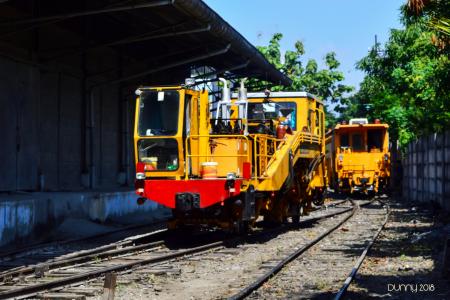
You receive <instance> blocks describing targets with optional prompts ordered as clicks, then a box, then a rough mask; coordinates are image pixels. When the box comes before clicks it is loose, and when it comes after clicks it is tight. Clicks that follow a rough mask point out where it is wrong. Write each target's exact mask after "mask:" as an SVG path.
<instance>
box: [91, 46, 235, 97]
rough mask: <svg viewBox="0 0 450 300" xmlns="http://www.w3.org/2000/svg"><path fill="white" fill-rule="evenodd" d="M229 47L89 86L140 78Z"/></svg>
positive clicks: (220, 51) (209, 55)
mask: <svg viewBox="0 0 450 300" xmlns="http://www.w3.org/2000/svg"><path fill="white" fill-rule="evenodd" d="M230 47H231V45H230V44H228V45H227V46H226V47H225V48H223V49H220V50H216V51H213V52H210V53H206V54H202V55H199V56H196V57H192V58H188V59H185V60H180V61H177V62H174V63H170V64H167V65H164V66H160V67H157V68H154V69H150V70H146V71H144V72H140V73H137V74H133V75H130V76H126V77H122V78H118V79H114V80H111V81H107V82H102V83H99V84H96V85H94V86H91V87H90V88H91V89H92V88H96V87H100V86H105V85H113V84H117V83H120V82H124V81H129V80H132V79H136V78H140V77H144V76H147V75H150V74H153V73H157V72H161V71H164V70H168V69H172V68H175V67H179V66H183V65H186V64H190V63H193V62H197V61H201V60H204V59H208V58H211V57H214V56H219V55H222V54H225V53H227V52H228V50H230Z"/></svg>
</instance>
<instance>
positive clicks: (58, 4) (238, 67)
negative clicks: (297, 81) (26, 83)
mask: <svg viewBox="0 0 450 300" xmlns="http://www.w3.org/2000/svg"><path fill="white" fill-rule="evenodd" d="M2 11H3V12H2ZM51 27H58V28H62V29H63V30H64V31H68V32H70V33H71V34H73V35H74V36H76V37H79V39H76V38H75V39H73V41H71V42H70V43H69V44H67V42H66V43H64V42H62V40H63V38H61V41H59V40H58V39H57V38H56V37H55V38H54V39H53V40H52V39H50V38H49V37H48V36H47V37H45V35H49V34H50V33H49V32H47V33H46V32H45V31H46V30H49V29H48V28H51ZM36 30H37V31H38V32H39V37H40V39H41V40H40V41H39V46H38V47H39V56H40V57H44V60H46V59H47V60H48V59H50V60H53V59H59V58H60V56H66V57H81V56H82V55H83V54H89V52H90V51H94V50H95V49H98V48H105V47H106V48H112V49H114V50H115V51H117V52H118V53H121V54H122V55H123V56H125V57H126V58H127V63H126V65H125V66H124V69H125V70H124V71H123V72H121V74H120V75H117V79H115V80H116V81H117V82H125V81H126V82H127V83H130V84H141V83H146V82H151V83H152V84H155V83H166V84H177V83H182V82H184V79H185V78H186V77H188V76H189V74H190V72H191V70H192V68H196V67H201V66H209V67H212V69H211V70H209V71H208V72H207V73H210V74H211V75H223V74H224V73H225V72H227V73H226V74H228V75H230V77H235V78H238V77H257V78H260V79H263V80H267V81H270V82H273V83H275V84H284V85H289V84H290V79H289V78H287V77H286V76H285V75H284V74H283V73H281V72H279V71H278V70H277V69H276V68H275V67H274V66H273V65H271V64H270V63H269V62H268V61H267V60H266V59H265V58H264V56H263V55H262V54H261V53H260V52H259V51H258V50H257V49H256V48H255V47H254V46H253V45H251V44H250V43H249V42H248V41H247V40H246V39H245V38H244V37H243V36H242V35H241V34H239V33H238V32H237V31H236V30H235V29H234V28H233V27H232V26H230V25H229V24H228V23H227V22H226V21H225V20H224V19H222V18H221V17H220V16H219V15H218V14H217V13H216V12H214V11H213V10H212V9H211V8H210V7H209V6H207V5H206V4H205V3H204V2H203V1H201V0H158V1H157V0H151V1H150V0H146V1H144V0H140V1H138V0H135V1H133V0H132V1H130V0H122V1H121V0H115V1H112V0H94V1H88V0H64V1H61V0H45V1H41V0H0V40H1V39H3V40H5V39H6V40H7V39H8V38H13V36H14V38H16V39H17V36H22V39H23V40H26V39H28V40H32V39H33V38H32V33H33V32H36ZM2 37H3V38H2ZM19 41H20V39H19ZM46 41H47V43H48V45H50V44H51V43H54V44H58V43H60V44H61V45H60V47H59V48H61V49H62V50H61V51H62V52H61V51H60V52H61V53H58V52H56V53H57V55H55V52H50V53H51V55H48V53H47V54H46V53H45V51H43V50H42V49H45V48H47V49H49V48H51V47H49V46H46V45H45V42H46ZM41 52H42V53H41ZM130 61H131V62H132V63H130Z"/></svg>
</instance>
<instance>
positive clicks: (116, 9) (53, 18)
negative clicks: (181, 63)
mask: <svg viewBox="0 0 450 300" xmlns="http://www.w3.org/2000/svg"><path fill="white" fill-rule="evenodd" d="M171 3H172V1H170V0H158V1H152V2H150V3H145V4H134V5H127V6H118V7H110V8H103V9H93V10H86V11H79V12H73V13H65V14H59V15H53V16H46V17H38V18H29V19H20V20H15V21H8V22H2V23H0V26H11V25H25V24H31V23H39V22H49V21H56V22H60V21H64V20H67V19H72V18H78V17H85V16H93V15H100V14H105V13H112V12H120V11H128V10H135V9H142V8H152V7H158V6H166V5H170V4H171Z"/></svg>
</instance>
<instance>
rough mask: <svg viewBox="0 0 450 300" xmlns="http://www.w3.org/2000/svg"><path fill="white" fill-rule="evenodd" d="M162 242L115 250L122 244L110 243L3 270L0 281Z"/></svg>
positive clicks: (153, 246) (140, 248)
mask: <svg viewBox="0 0 450 300" xmlns="http://www.w3.org/2000/svg"><path fill="white" fill-rule="evenodd" d="M163 244H164V241H163V240H161V241H156V242H151V243H147V244H142V245H138V246H130V247H125V248H120V249H115V250H110V249H111V248H112V249H114V248H117V247H118V246H122V245H120V244H119V245H112V246H109V247H108V248H106V249H104V248H103V249H93V251H88V253H80V255H78V256H76V257H70V258H67V259H58V260H54V261H50V262H43V263H40V264H37V265H33V266H27V267H24V268H17V269H13V270H11V271H6V272H3V273H1V274H0V281H3V282H5V281H8V280H9V279H10V278H11V277H13V276H22V275H28V274H32V273H35V272H36V271H37V270H39V269H42V268H45V269H47V268H48V269H56V268H61V267H64V266H68V265H74V264H80V263H85V262H88V261H91V260H96V259H106V258H110V257H111V256H119V255H122V254H127V253H132V252H138V251H142V250H151V249H154V248H158V247H159V246H162V245H163ZM105 250H106V251H105Z"/></svg>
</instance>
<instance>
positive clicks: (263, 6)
mask: <svg viewBox="0 0 450 300" xmlns="http://www.w3.org/2000/svg"><path fill="white" fill-rule="evenodd" d="M204 1H205V2H206V3H207V4H208V5H209V6H210V7H211V8H212V9H214V10H215V11H216V12H217V13H219V14H220V15H221V16H222V17H223V18H224V19H225V20H226V21H227V22H228V23H230V24H231V25H232V26H233V27H234V28H235V29H237V30H238V31H239V32H240V33H241V34H242V35H243V36H245V38H247V39H248V40H249V41H250V42H251V43H252V44H254V45H267V43H268V41H269V40H270V38H271V37H272V35H273V34H274V33H276V32H281V33H283V35H284V37H283V40H282V41H281V47H282V50H283V51H284V50H289V49H293V47H294V43H295V41H297V40H301V41H302V42H303V43H304V45H305V50H306V54H305V56H304V61H305V62H306V60H307V59H309V58H314V59H316V60H317V61H318V63H319V66H323V64H322V63H321V62H322V59H323V57H324V56H325V54H326V53H327V52H329V51H335V52H336V54H337V58H338V60H339V61H340V62H341V67H340V69H341V71H343V72H344V75H345V77H346V80H345V83H346V84H350V85H353V86H355V87H358V85H359V83H360V82H361V80H362V79H363V77H364V74H363V73H362V72H360V71H358V70H356V69H355V63H356V61H358V60H359V59H361V58H362V57H364V56H365V55H366V54H367V51H368V49H369V48H370V47H371V46H372V45H373V44H374V36H375V34H377V36H378V41H380V42H381V43H382V44H383V43H384V42H386V41H387V39H388V38H389V30H390V29H391V28H401V24H400V11H399V8H400V6H401V5H402V4H403V3H404V2H405V1H406V0H376V1H373V0H339V1H338V0H313V1H312V0H204Z"/></svg>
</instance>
